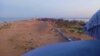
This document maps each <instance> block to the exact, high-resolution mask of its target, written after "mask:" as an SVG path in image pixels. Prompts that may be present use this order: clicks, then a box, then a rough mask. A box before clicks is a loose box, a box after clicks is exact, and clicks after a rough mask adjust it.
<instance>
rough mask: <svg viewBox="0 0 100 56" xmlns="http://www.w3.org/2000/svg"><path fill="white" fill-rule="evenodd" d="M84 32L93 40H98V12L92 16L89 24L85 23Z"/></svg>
mask: <svg viewBox="0 0 100 56" xmlns="http://www.w3.org/2000/svg"><path fill="white" fill-rule="evenodd" d="M84 30H85V32H86V33H87V34H88V35H90V36H92V37H94V38H95V39H100V10H99V11H98V12H97V13H95V14H94V15H93V17H92V18H91V19H90V21H89V22H87V24H86V25H85V27H84Z"/></svg>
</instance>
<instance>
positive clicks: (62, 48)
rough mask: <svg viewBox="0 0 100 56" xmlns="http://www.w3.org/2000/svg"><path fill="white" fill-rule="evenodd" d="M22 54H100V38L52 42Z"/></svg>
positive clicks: (75, 55)
mask: <svg viewBox="0 0 100 56" xmlns="http://www.w3.org/2000/svg"><path fill="white" fill-rule="evenodd" d="M22 56H100V40H88V41H73V42H69V43H67V42H65V43H58V44H52V45H48V46H45V47H41V48H37V49H35V50H32V51H30V52H28V53H26V54H24V55H22Z"/></svg>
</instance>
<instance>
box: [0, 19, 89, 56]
mask: <svg viewBox="0 0 100 56" xmlns="http://www.w3.org/2000/svg"><path fill="white" fill-rule="evenodd" d="M54 28H55V27H54V25H52V23H51V22H44V21H37V20H24V21H17V22H11V23H8V24H6V25H5V26H0V56H21V55H22V54H23V53H25V52H27V51H29V50H31V49H34V48H37V47H40V46H44V45H46V44H51V43H57V42H65V39H64V38H63V37H62V36H61V35H59V34H58V33H57V32H55V31H54ZM65 34H67V35H71V36H76V37H79V36H80V35H78V34H71V33H70V32H68V33H65ZM79 38H82V39H83V40H84V39H90V38H89V37H88V36H86V35H81V36H80V37H79Z"/></svg>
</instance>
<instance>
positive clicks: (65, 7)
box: [0, 0, 100, 20]
mask: <svg viewBox="0 0 100 56" xmlns="http://www.w3.org/2000/svg"><path fill="white" fill-rule="evenodd" d="M99 9H100V0H0V18H6V19H5V20H16V19H18V18H23V19H24V18H38V17H40V18H42V17H49V18H69V17H73V18H75V17H76V18H77V17H79V18H89V17H91V16H92V15H93V14H94V13H95V12H96V11H97V10H99ZM7 18H8V19H7Z"/></svg>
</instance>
